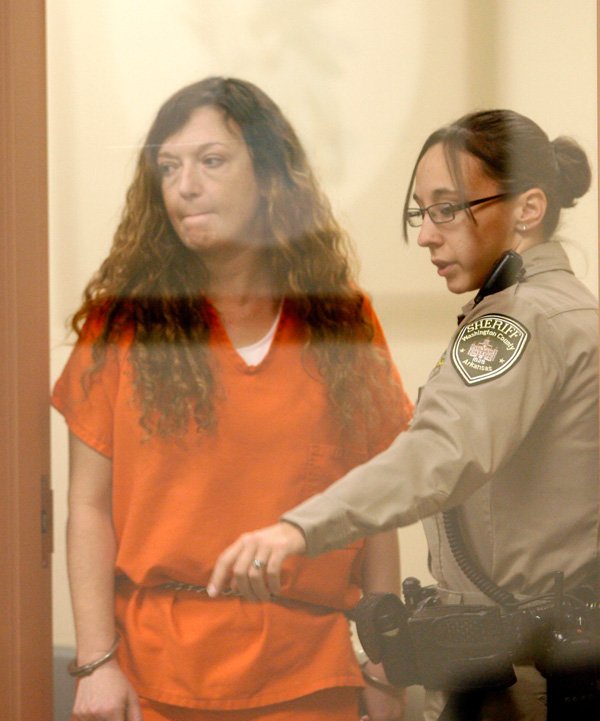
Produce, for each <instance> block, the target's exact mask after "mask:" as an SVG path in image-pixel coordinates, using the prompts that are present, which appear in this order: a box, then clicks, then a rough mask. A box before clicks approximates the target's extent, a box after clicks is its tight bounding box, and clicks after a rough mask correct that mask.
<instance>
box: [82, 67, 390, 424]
mask: <svg viewBox="0 0 600 721" xmlns="http://www.w3.org/2000/svg"><path fill="white" fill-rule="evenodd" d="M203 106H212V107H215V108H218V109H220V110H221V111H222V112H223V114H224V118H225V119H226V121H233V122H235V123H236V124H237V126H238V127H239V129H240V131H241V133H242V136H243V138H244V141H245V143H246V145H247V147H248V149H249V152H250V154H251V157H252V161H253V166H254V172H255V174H256V178H257V181H258V184H259V187H260V189H261V192H262V195H263V197H264V198H265V199H266V202H265V203H264V209H263V212H264V213H265V218H264V220H265V222H264V223H263V225H264V227H265V228H267V230H268V232H269V234H270V237H268V238H267V239H266V240H267V242H266V244H265V262H266V263H267V264H268V267H269V269H270V272H271V273H272V278H273V281H274V285H275V287H276V288H277V289H278V291H279V292H280V293H281V297H282V298H284V299H285V300H286V303H287V304H288V306H291V309H292V312H293V313H294V314H295V315H296V316H297V317H298V318H299V319H300V320H301V322H302V323H303V325H304V326H305V328H306V337H307V345H306V351H305V352H310V353H312V354H313V357H314V358H315V360H316V363H317V368H318V370H319V372H320V373H321V375H322V377H323V379H324V382H325V383H326V385H327V389H328V397H329V399H330V403H331V406H332V409H333V411H334V413H335V414H336V416H337V418H338V419H339V422H340V425H341V428H342V429H343V430H345V431H349V430H351V429H352V428H353V427H354V425H355V422H356V420H357V418H361V419H362V420H361V423H360V424H359V425H362V424H364V423H365V422H366V423H367V424H368V425H370V424H371V423H376V422H378V421H379V420H380V418H379V415H380V413H381V412H382V411H381V408H382V407H383V406H384V405H385V406H386V407H388V408H389V393H390V386H389V383H388V382H385V383H365V373H367V372H369V369H371V373H373V370H372V369H373V368H377V369H378V370H377V372H376V373H375V375H376V376H378V377H379V379H380V380H381V379H382V378H383V377H384V376H382V375H381V373H382V372H383V373H384V374H385V375H387V376H388V377H389V378H390V379H391V378H392V376H393V373H392V369H391V368H390V367H389V363H388V362H387V361H386V360H385V359H384V358H383V355H382V354H381V353H380V352H379V351H378V350H377V348H376V347H374V346H373V345H372V344H371V343H370V341H371V340H372V338H373V331H374V329H373V325H372V322H371V321H370V320H369V319H368V317H367V316H366V314H365V312H364V299H363V295H362V294H361V292H360V291H359V290H358V289H357V287H356V284H355V282H354V280H353V274H352V271H351V258H352V255H351V252H350V246H349V242H348V239H347V237H346V234H345V233H344V231H343V230H342V229H341V227H340V226H339V225H338V223H337V222H336V220H335V218H334V216H333V214H332V211H331V207H330V205H329V202H328V201H327V199H326V198H325V196H324V195H323V193H322V192H321V190H320V189H319V186H318V183H317V181H316V179H315V177H314V175H313V173H312V171H311V169H310V167H309V164H308V162H307V159H306V156H305V153H304V150H303V148H302V146H301V144H300V142H299V140H298V138H297V136H296V134H295V132H294V130H293V129H292V127H291V125H290V124H289V122H288V121H287V120H286V118H285V117H284V116H283V114H282V113H281V111H280V109H279V108H278V107H277V105H275V103H274V102H273V101H272V100H271V99H270V98H269V97H268V96H267V95H266V94H265V93H263V92H262V91H261V90H260V89H259V88H257V87H256V86H254V85H252V84H251V83H249V82H246V81H242V80H239V79H231V78H219V77H212V78H207V79H205V80H202V81H200V82H197V83H194V84H192V85H189V86H187V87H185V88H183V89H181V90H180V91H178V92H177V93H176V94H175V95H173V96H172V97H171V98H170V99H169V100H167V102H166V103H165V104H164V105H163V106H162V107H161V109H160V110H159V112H158V115H157V116H156V119H155V120H154V122H153V124H152V127H151V128H150V131H149V133H148V136H147V138H146V141H145V143H144V146H143V148H142V150H141V152H140V154H139V158H138V161H137V166H136V170H135V175H134V178H133V182H132V183H131V186H130V187H129V190H128V192H127V196H126V203H125V208H124V211H123V214H122V218H121V221H120V224H119V226H118V228H117V231H116V233H115V237H114V242H113V245H112V248H111V251H110V254H109V255H108V257H107V258H106V260H105V261H104V262H103V263H102V265H101V267H100V269H99V270H98V271H97V273H96V274H95V276H94V277H93V278H92V280H91V281H90V283H89V284H88V286H87V288H86V289H85V292H84V298H83V303H82V305H81V307H80V308H79V310H78V311H77V312H76V313H75V315H74V316H73V319H72V327H73V329H74V330H75V331H76V333H77V334H78V335H79V336H81V334H82V332H83V326H84V325H85V323H86V321H88V320H94V321H95V322H97V323H100V328H101V331H100V333H99V334H98V335H97V337H96V338H95V340H94V348H93V351H94V358H95V365H94V368H93V369H92V370H91V374H92V375H93V373H94V371H95V370H97V369H98V368H99V367H100V366H101V364H102V363H103V359H104V357H105V352H106V348H107V345H108V344H109V343H114V342H118V340H119V339H121V338H122V337H123V336H124V335H128V336H131V337H132V339H133V342H132V349H131V361H132V364H133V370H134V384H135V388H136V393H137V396H138V399H139V403H140V408H141V415H140V423H141V425H142V427H143V428H144V429H145V430H146V431H147V432H148V434H149V435H153V434H158V435H160V436H165V435H168V434H172V433H179V432H182V431H183V430H184V429H185V428H186V427H187V424H188V423H189V420H190V417H192V418H193V419H194V421H195V424H196V427H197V428H198V429H203V428H211V427H213V426H214V425H215V424H216V418H215V409H214V397H215V393H216V392H217V391H218V388H217V387H216V383H215V377H214V374H213V373H212V371H211V366H210V362H209V355H208V346H207V340H208V335H209V312H208V308H207V299H206V296H205V289H206V287H207V285H208V272H207V269H206V267H205V266H204V264H203V262H202V259H201V257H200V256H199V255H198V254H195V253H193V252H191V251H190V250H188V249H187V248H186V247H185V246H184V245H183V243H181V241H180V240H179V238H178V237H177V235H176V234H175V232H174V230H173V228H172V226H171V224H170V221H169V219H168V217H167V214H166V211H165V207H164V204H163V199H162V193H161V180H160V173H159V170H158V167H157V155H158V151H159V149H160V147H161V146H162V144H163V143H164V142H165V140H166V139H167V138H168V137H170V136H171V135H173V134H174V133H175V132H177V131H178V130H179V129H181V128H182V127H183V126H184V125H185V124H186V123H187V121H188V120H189V118H190V116H191V114H192V113H193V112H194V110H196V109H197V108H199V107H203ZM88 380H89V377H88ZM398 392H399V393H400V390H399V391H398ZM384 394H385V396H386V398H387V401H388V402H387V403H385V404H384V403H383V401H384V400H385V399H384V397H383V396H384ZM397 407H398V409H399V410H398V412H399V413H400V408H401V403H400V402H399V403H398V404H397ZM388 420H389V419H388Z"/></svg>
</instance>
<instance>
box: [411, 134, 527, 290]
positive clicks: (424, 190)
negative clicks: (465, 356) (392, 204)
mask: <svg viewBox="0 0 600 721" xmlns="http://www.w3.org/2000/svg"><path fill="white" fill-rule="evenodd" d="M459 158H460V163H461V168H462V173H463V178H464V184H465V195H466V198H465V199H466V200H476V199H478V198H485V197H488V196H492V195H496V194H498V193H501V192H502V189H501V188H499V187H498V184H497V182H496V181H495V180H492V179H491V178H490V177H488V176H487V175H486V174H485V173H484V172H483V169H482V167H481V163H480V161H479V160H477V159H476V158H475V157H474V156H471V155H469V154H467V153H461V154H460V155H459ZM414 200H415V201H416V203H417V204H418V206H419V207H420V208H426V207H427V206H429V205H432V204H433V203H443V202H450V203H459V202H461V200H463V198H462V197H461V194H460V193H459V191H458V189H457V187H456V183H455V181H454V180H453V179H452V175H451V173H450V169H449V167H448V163H447V161H446V156H445V153H444V148H443V146H442V144H441V143H438V144H437V145H433V146H432V147H431V148H429V150H427V152H426V153H425V155H424V156H423V157H422V158H421V161H420V162H419V165H418V167H417V172H416V175H415V189H414ZM513 207H514V203H513V202H512V201H509V200H497V201H492V202H489V203H483V204H482V205H477V206H475V207H473V209H472V211H473V216H474V217H475V220H476V221H477V222H476V223H474V222H473V220H472V219H471V218H470V217H469V214H468V212H467V211H465V210H459V211H456V213H455V217H454V220H451V221H450V222H447V223H441V224H435V223H433V221H432V220H431V218H430V217H429V216H428V214H427V213H426V214H425V217H424V218H423V225H422V226H421V228H420V231H419V237H418V244H419V245H420V246H421V247H423V248H428V249H429V253H430V255H431V262H432V263H433V265H434V266H435V267H436V268H437V273H438V275H439V276H440V277H442V278H444V280H445V281H446V285H447V287H448V290H450V291H451V292H452V293H464V292H467V291H472V290H476V289H478V288H480V287H481V286H482V285H483V283H484V281H485V279H486V278H487V276H488V275H489V272H490V270H491V268H492V266H493V264H494V263H495V261H496V260H497V259H498V258H499V257H500V256H501V255H502V253H503V252H504V251H506V250H509V249H511V248H512V247H513V245H514V242H515V241H514V227H515V219H514V217H513V215H514V213H513V212H512V209H513Z"/></svg>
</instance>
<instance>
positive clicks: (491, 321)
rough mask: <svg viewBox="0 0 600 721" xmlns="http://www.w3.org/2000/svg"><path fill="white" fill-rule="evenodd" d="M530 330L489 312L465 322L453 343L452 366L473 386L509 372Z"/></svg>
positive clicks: (507, 318)
mask: <svg viewBox="0 0 600 721" xmlns="http://www.w3.org/2000/svg"><path fill="white" fill-rule="evenodd" d="M528 340H529V331H528V330H527V328H525V326H524V325H523V324H522V323H519V322H518V321H516V320H515V319H514V318H509V317H508V316H506V315H500V314H495V313H491V314H489V315H482V316H481V318H476V319H475V320H473V321H471V322H470V323H467V325H465V326H464V328H461V331H460V333H459V334H458V335H457V336H456V340H455V341H454V344H453V345H452V353H451V357H452V365H453V366H454V367H455V368H456V370H457V371H458V373H459V375H460V376H461V378H462V379H463V381H464V382H465V383H466V384H467V385H468V386H472V385H475V384H477V383H483V382H484V381H490V380H493V379H494V378H498V376H501V375H503V374H504V373H506V372H507V371H509V370H510V369H511V368H512V367H513V366H514V365H515V363H517V361H518V360H519V358H520V357H521V356H522V354H523V351H524V350H525V346H526V345H527V341H528Z"/></svg>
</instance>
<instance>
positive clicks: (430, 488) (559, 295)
mask: <svg viewBox="0 0 600 721" xmlns="http://www.w3.org/2000/svg"><path fill="white" fill-rule="evenodd" d="M590 175H591V174H590V167H589V164H588V161H587V159H586V156H585V153H584V152H583V150H582V149H581V148H580V147H579V146H578V145H577V144H576V143H575V142H574V141H573V140H570V139H568V138H565V137H559V138H557V139H556V140H554V141H553V142H550V141H549V140H548V137H547V136H546V134H545V133H544V132H543V131H542V130H541V128H539V127H538V126H537V125H536V124H535V123H534V122H532V121H531V120H530V119H528V118H526V117H523V116H522V115H519V114H517V113H515V112H511V111H506V110H494V111H488V112H477V113H473V114H469V115H466V116H464V117H463V118H461V119H460V120H458V121H457V122H455V123H453V124H452V125H449V126H447V127H444V128H441V129H440V130H437V131H436V132H434V133H433V134H432V135H431V136H430V137H429V138H428V139H427V141H426V142H425V145H424V146H423V149H422V150H421V153H420V154H419V157H418V160H417V163H416V165H415V170H414V172H413V177H412V179H411V185H410V188H409V192H408V194H407V202H406V207H405V218H406V221H407V222H408V224H409V225H411V226H417V227H420V232H419V239H418V242H419V245H420V246H422V247H424V248H427V249H428V250H429V253H430V255H431V261H432V263H433V265H434V266H435V268H436V270H437V273H438V275H440V276H442V277H443V278H444V279H445V280H446V284H447V286H448V288H449V290H450V291H452V292H453V293H463V292H465V291H475V290H476V289H478V288H481V290H480V292H479V294H478V295H477V296H476V298H475V299H474V300H473V301H471V302H470V303H468V304H467V305H466V306H465V308H464V309H463V315H462V316H461V319H460V322H459V326H458V329H457V331H456V332H455V334H454V335H453V337H452V339H451V341H450V344H449V345H448V348H447V349H446V351H445V353H444V354H443V355H442V357H441V359H440V361H439V362H438V363H437V365H436V366H435V368H434V369H433V371H432V372H431V375H430V377H429V380H428V382H427V384H426V385H425V386H424V388H423V389H422V391H421V395H420V399H419V402H418V405H417V409H416V411H415V417H414V420H413V423H412V425H411V428H410V430H409V431H408V432H407V433H404V434H402V435H401V436H400V437H398V438H397V439H396V440H395V441H394V443H393V444H392V445H391V446H390V448H389V449H388V450H386V451H384V452H383V453H381V454H380V455H379V456H377V457H376V458H374V459H373V460H372V461H370V462H368V463H367V464H365V465H363V466H360V467H358V468H356V469H354V470H353V471H351V472H350V473H348V474H347V475H346V476H345V477H344V478H343V479H341V480H340V481H339V482H337V483H335V484H334V485H333V486H331V487H329V488H328V489H327V490H326V491H324V492H323V493H321V494H320V495H317V496H316V497H314V498H312V499H309V500H308V501H306V502H305V503H303V504H301V505H300V506H299V507H297V508H295V509H294V510H293V511H291V512H288V513H286V514H284V515H283V519H284V522H281V523H279V524H277V525H275V526H272V527H270V528H267V529H263V530H261V531H258V532H255V533H251V534H247V535H245V536H242V537H241V538H240V539H238V541H237V542H236V543H234V544H233V545H232V546H231V547H230V548H228V549H227V550H226V551H225V552H224V553H223V554H222V556H221V558H220V560H219V562H218V563H217V565H216V568H215V572H214V574H213V577H212V579H211V588H210V592H211V593H212V594H215V593H217V592H218V591H219V590H220V589H221V588H222V587H223V586H224V585H225V583H227V580H228V578H229V575H230V573H231V572H232V573H233V585H234V586H235V587H237V588H239V589H240V590H241V591H242V592H243V593H244V594H245V595H247V596H248V597H251V598H260V599H266V598H267V592H268V591H271V592H273V593H275V594H277V593H278V592H279V580H278V574H279V571H280V568H281V564H282V561H283V559H284V558H285V557H286V556H288V555H290V554H298V553H307V554H309V555H310V556H315V555H317V554H319V553H322V552H324V551H329V550H331V549H332V548H337V547H339V546H341V545H342V544H345V543H348V542H351V541H353V540H355V539H356V538H360V537H361V536H365V535H369V534H371V533H376V532H379V531H381V530H382V529H385V528H392V527H394V526H404V525H408V524H410V523H413V522H415V521H417V520H419V519H422V518H424V519H425V521H424V523H425V527H426V532H427V535H428V543H429V549H430V554H431V569H432V573H433V575H434V576H435V578H436V580H437V582H438V584H439V594H440V597H441V600H442V602H443V603H451V604H460V603H482V602H483V603H485V602H486V598H487V597H486V596H484V595H483V594H482V593H481V592H479V591H478V588H477V587H476V586H475V585H474V584H473V583H472V582H471V581H470V580H469V579H468V578H467V576H466V575H465V573H463V571H462V570H461V568H460V567H459V564H458V563H457V560H456V558H455V557H454V555H453V554H452V552H451V550H450V547H449V543H448V540H447V537H446V534H445V531H444V527H443V523H442V516H441V514H440V512H442V511H445V510H447V509H451V508H453V507H457V506H460V518H461V527H462V532H463V535H464V536H465V538H466V539H467V542H468V543H469V547H470V551H471V553H472V554H473V555H474V556H475V559H476V562H477V564H478V565H479V566H480V567H481V568H482V569H483V571H484V572H485V573H486V574H487V575H488V576H489V577H491V579H492V580H493V581H494V582H495V583H496V584H497V585H498V586H500V587H502V589H504V590H505V591H508V592H510V593H511V594H513V595H515V596H516V597H517V599H533V598H536V597H539V596H541V595H543V594H547V593H549V592H551V591H552V588H553V583H554V579H555V572H563V573H564V584H565V589H567V590H570V589H573V588H574V587H576V586H578V585H579V584H581V583H583V582H585V581H586V579H589V578H590V576H592V574H593V572H594V570H595V567H596V563H597V560H598V530H599V516H600V514H599V501H598V365H597V350H598V349H597V325H598V316H597V305H596V301H595V299H594V298H593V296H592V294H591V293H590V292H589V291H587V290H586V289H585V288H584V286H583V285H582V284H581V283H580V282H579V281H578V280H577V279H576V278H575V277H574V275H573V273H572V271H571V268H570V266H569V262H568V260H567V257H566V255H565V253H564V251H563V249H562V247H561V246H560V245H559V243H557V242H552V235H553V233H554V231H555V229H556V227H557V223H558V220H559V214H560V210H561V208H568V207H571V206H572V205H574V203H575V199H576V198H578V197H580V196H582V195H583V194H584V193H585V192H586V191H587V190H588V188H589V185H590ZM413 188H414V194H413V195H412V198H411V193H413ZM413 201H414V202H413ZM413 204H414V207H411V206H412V205H413ZM508 251H514V252H515V253H516V254H517V255H516V256H515V255H513V254H508V255H506V254H507V252H508ZM519 256H521V257H522V262H523V264H524V272H523V273H522V274H521V273H519V271H518V264H519ZM501 258H502V259H503V265H504V270H503V271H501V272H500V273H499V274H498V272H495V273H492V268H493V266H494V264H495V263H496V261H498V260H499V259H501ZM490 274H491V275H490ZM498 275H499V276H500V279H499V280H498ZM252 558H259V559H261V560H262V561H264V562H265V564H266V574H265V575H263V573H262V571H259V569H253V568H251V567H250V566H249V561H250V559H252ZM489 602H490V601H489V599H487V603H489ZM517 671H518V674H517V675H518V678H519V682H518V683H517V684H516V686H513V687H512V688H511V689H509V690H508V691H507V692H503V693H502V694H500V695H499V696H498V695H497V696H495V697H494V698H493V702H492V701H490V703H488V707H487V708H486V709H485V710H486V715H484V718H486V719H488V718H489V719H502V721H511V720H512V719H545V718H546V716H545V713H546V711H545V708H544V701H543V696H544V688H545V686H544V683H543V680H542V679H541V677H540V676H539V674H537V672H536V671H535V670H534V669H533V667H529V666H528V667H524V668H522V669H520V668H519V669H517ZM439 710H440V707H439V706H438V708H437V711H434V710H433V709H431V710H430V715H429V716H428V718H432V719H435V718H437V717H438V716H437V714H438V713H439Z"/></svg>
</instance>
